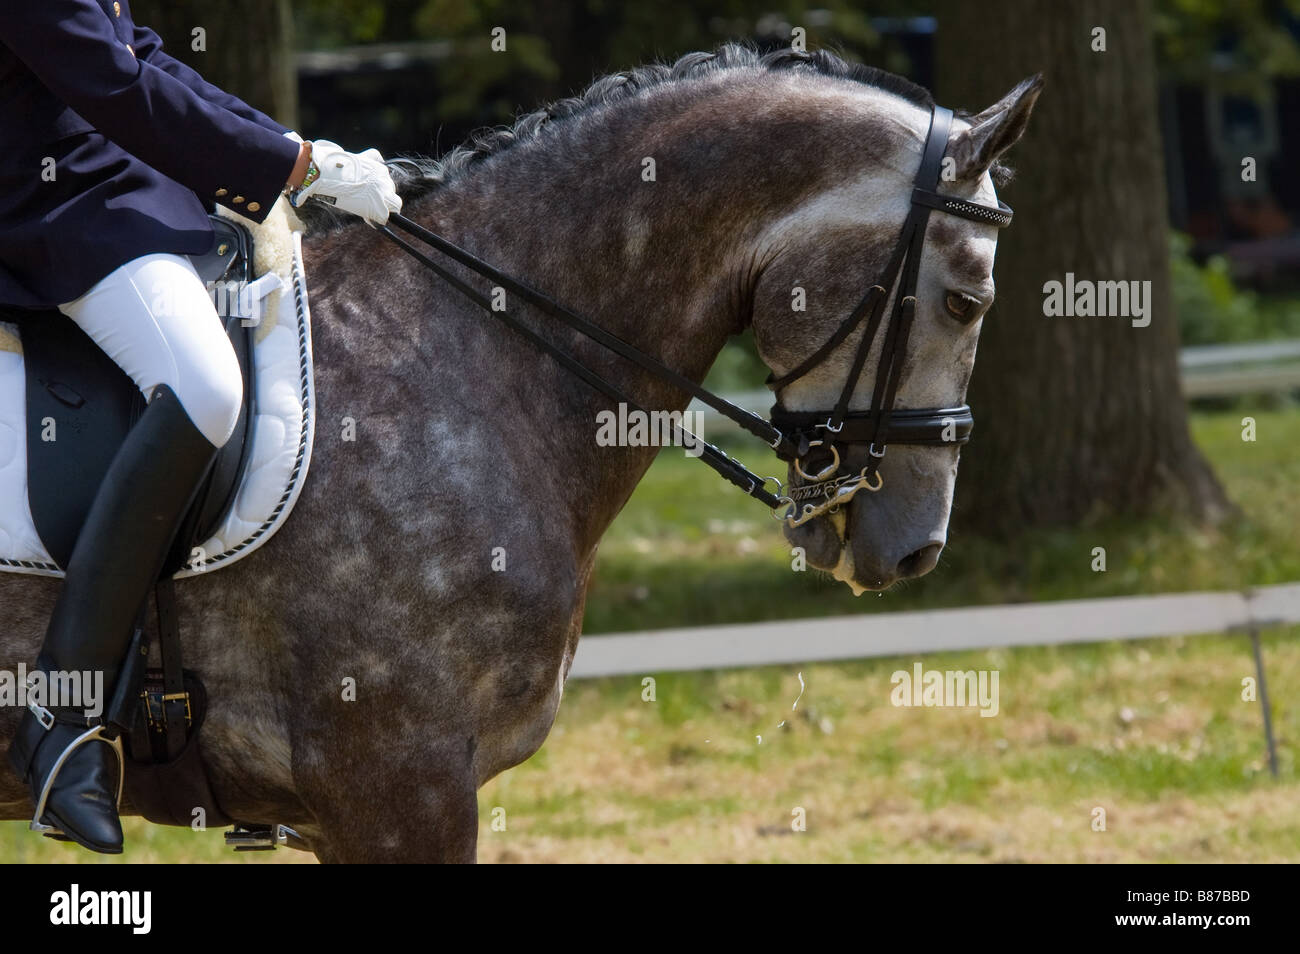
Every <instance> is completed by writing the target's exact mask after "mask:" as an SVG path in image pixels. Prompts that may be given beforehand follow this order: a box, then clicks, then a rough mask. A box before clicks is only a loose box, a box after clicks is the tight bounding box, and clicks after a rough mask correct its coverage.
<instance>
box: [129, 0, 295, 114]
mask: <svg viewBox="0 0 1300 954" xmlns="http://www.w3.org/2000/svg"><path fill="white" fill-rule="evenodd" d="M131 14H132V16H133V17H134V18H135V21H136V22H137V23H140V24H143V25H144V26H147V27H149V28H150V29H152V30H154V31H155V32H156V33H157V34H158V35H159V36H160V37H162V40H163V47H164V49H166V50H167V52H168V53H170V54H171V55H172V56H174V57H175V58H176V59H178V60H180V61H181V62H182V63H184V64H185V65H186V66H189V67H191V68H192V69H194V70H197V71H198V72H199V74H200V75H202V76H203V78H204V79H206V80H207V81H208V82H210V83H212V84H213V85H214V86H219V87H220V88H221V89H223V90H225V91H226V92H228V93H230V94H231V95H233V96H238V97H239V98H240V99H242V100H244V102H246V103H248V104H249V105H250V106H253V107H255V108H256V109H260V110H262V111H263V112H264V113H266V114H267V115H268V116H271V117H273V118H275V119H276V120H278V121H279V122H281V123H283V124H284V125H286V126H288V127H290V128H294V127H296V126H297V121H298V80H297V75H296V73H295V70H294V61H293V50H294V42H293V14H292V11H291V9H290V2H289V0H226V2H224V3H203V2H200V0H135V2H134V3H132V4H131ZM198 29H202V31H203V33H202V35H201V36H196V34H195V31H196V30H198ZM200 40H201V42H200ZM200 47H201V48H200Z"/></svg>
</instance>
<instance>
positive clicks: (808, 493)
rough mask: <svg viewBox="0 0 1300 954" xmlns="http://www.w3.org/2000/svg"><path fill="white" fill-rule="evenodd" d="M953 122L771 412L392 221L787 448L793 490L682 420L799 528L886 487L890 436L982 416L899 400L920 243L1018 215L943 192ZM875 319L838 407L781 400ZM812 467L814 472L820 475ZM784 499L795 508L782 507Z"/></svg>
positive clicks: (705, 452)
mask: <svg viewBox="0 0 1300 954" xmlns="http://www.w3.org/2000/svg"><path fill="white" fill-rule="evenodd" d="M951 125H952V111H951V110H949V109H945V108H944V107H942V106H936V107H934V110H933V112H932V113H931V116H930V128H929V131H928V133H927V135H926V141H925V147H924V150H923V152H922V157H921V167H920V169H919V171H918V172H917V175H916V180H915V183H914V188H913V190H912V196H911V199H912V205H911V209H910V210H909V212H908V215H907V219H906V221H905V222H904V223H903V230H902V233H901V235H900V236H899V240H898V243H897V244H896V245H895V247H894V251H893V253H892V255H891V256H890V260H889V264H888V265H887V266H886V268H885V272H884V274H883V275H882V276H881V279H880V281H879V282H878V283H877V284H875V285H872V286H871V288H870V289H868V291H867V293H866V294H865V295H864V296H863V298H862V300H861V301H860V302H859V303H858V305H857V307H856V308H854V309H853V311H852V313H851V314H850V315H849V316H848V317H847V318H846V319H844V321H843V322H841V324H840V325H839V327H838V328H836V330H835V332H834V333H833V334H832V335H831V336H830V338H828V339H827V340H826V342H825V343H824V344H822V346H821V347H819V348H818V349H817V350H816V351H814V352H813V353H812V354H811V355H809V356H808V357H807V358H806V359H804V360H803V361H802V362H800V363H799V364H798V365H797V366H796V367H795V368H793V369H791V370H790V371H788V372H787V373H786V374H784V375H781V376H780V377H769V378H768V386H769V387H771V388H772V389H773V390H774V391H775V392H776V393H777V395H778V402H777V404H776V406H775V407H774V408H773V409H772V419H771V421H770V422H769V421H767V420H764V419H763V418H762V417H759V416H758V415H757V414H754V413H753V412H751V411H747V410H745V409H744V408H740V407H736V406H735V405H734V404H732V403H730V402H729V401H727V400H725V399H724V398H722V397H719V396H718V395H716V394H714V393H713V392H711V391H709V390H707V389H705V388H704V387H702V386H701V385H699V384H698V383H696V382H695V381H692V380H691V379H689V378H687V377H685V376H684V375H682V374H680V373H679V372H677V371H674V370H673V369H672V368H669V367H667V366H666V365H664V364H663V363H662V362H661V361H659V360H658V359H657V358H655V357H653V356H651V355H648V354H646V353H645V352H644V351H642V350H640V349H639V348H637V347H636V346H635V345H633V344H631V343H629V342H627V341H624V340H623V339H622V338H619V337H617V336H616V335H613V334H611V333H610V332H608V331H606V330H604V329H603V328H601V327H599V326H598V325H596V324H595V323H594V322H592V321H590V320H588V319H587V318H584V317H582V316H581V315H578V314H576V313H575V312H573V311H572V310H570V309H569V308H566V307H565V306H564V305H562V304H560V303H559V302H557V301H555V300H554V299H552V298H550V297H548V296H547V295H544V294H543V293H541V292H539V291H537V290H536V289H534V288H531V287H529V286H528V285H526V284H524V283H523V282H521V281H518V280H516V279H514V278H512V277H511V276H509V275H507V274H505V273H504V272H502V271H500V270H499V269H497V268H495V267H493V266H492V265H490V264H489V263H487V262H485V261H483V260H482V259H480V258H478V257H477V256H475V255H474V254H472V253H471V252H468V251H466V250H465V249H463V248H460V247H459V246H457V245H455V244H453V243H451V242H449V241H447V240H446V239H445V238H443V237H442V236H439V235H436V234H435V233H433V232H431V231H429V230H428V229H426V228H424V227H423V226H421V225H419V224H417V223H415V222H413V221H411V220H410V219H408V218H406V217H405V216H402V215H397V214H394V215H391V216H389V222H390V223H391V224H392V225H395V226H397V227H398V228H399V229H401V230H402V231H404V232H406V233H407V234H408V235H410V236H413V237H414V238H416V239H418V240H419V241H421V242H423V243H425V244H426V245H427V246H429V247H430V248H431V249H432V250H434V251H437V252H438V253H440V254H442V255H444V256H446V257H447V258H449V259H451V260H452V261H454V262H457V263H459V264H460V265H462V266H464V267H465V268H468V269H469V270H470V271H472V272H475V273H476V274H478V275H479V276H481V277H482V278H485V279H487V280H488V281H491V282H493V283H494V284H496V285H499V286H501V287H502V288H504V289H505V290H506V291H508V292H510V293H511V294H512V295H514V296H516V297H518V298H520V299H521V300H523V301H525V302H527V303H528V304H530V305H532V306H534V307H536V308H538V309H539V310H541V311H542V312H543V313H545V314H547V315H550V316H552V317H554V318H556V319H558V320H559V321H561V322H563V323H564V324H566V325H567V326H569V327H570V328H572V329H573V330H575V331H577V332H579V333H580V334H582V335H584V336H585V337H587V338H589V339H591V340H593V341H595V342H596V343H598V344H600V345H601V346H602V347H604V348H606V349H607V350H609V351H611V352H613V353H614V354H617V355H619V356H620V357H622V358H624V359H625V360H627V361H630V362H632V363H633V364H636V365H638V366H639V367H641V368H644V369H645V370H647V371H649V372H651V373H652V374H654V375H655V376H657V377H659V378H660V379H662V380H664V381H667V382H668V383H669V384H671V385H673V386H674V387H677V388H679V389H681V390H682V391H685V392H686V393H687V394H690V395H691V396H693V397H695V398H697V399H698V400H700V401H702V402H703V403H705V404H706V405H708V406H709V407H711V408H713V409H714V410H715V411H717V412H718V413H720V414H722V415H723V416H725V417H727V418H729V419H730V420H732V421H734V422H735V423H736V424H738V425H739V426H740V427H742V428H744V429H745V430H746V431H748V432H749V433H751V434H753V435H754V436H756V437H758V438H760V439H761V440H762V441H764V442H765V443H767V444H768V445H770V446H771V447H772V448H773V449H774V450H775V451H776V453H777V456H778V457H780V458H781V459H782V460H785V461H788V462H790V463H791V464H792V465H793V466H794V469H795V472H796V474H797V475H798V476H799V477H800V478H802V479H803V481H804V483H803V484H800V485H796V486H794V487H792V488H791V490H790V492H789V494H785V493H783V492H782V491H783V489H784V487H783V485H782V483H781V481H779V480H777V479H776V478H775V477H767V478H763V477H759V476H758V475H757V474H754V473H752V472H751V471H749V470H748V469H746V468H745V467H744V466H743V465H742V464H741V463H740V462H739V461H737V460H736V459H734V458H732V457H729V456H728V455H727V454H726V453H725V452H723V451H722V450H720V449H719V448H717V447H715V446H713V445H712V444H709V443H707V442H705V441H703V440H702V439H700V438H699V437H697V436H696V435H694V434H691V433H690V432H689V431H687V430H685V428H683V427H681V425H680V424H677V423H674V429H675V430H676V432H677V436H678V437H679V439H680V440H681V441H682V442H683V443H684V444H685V445H686V446H688V447H694V448H699V449H700V451H701V452H700V454H699V459H700V460H702V461H703V462H704V463H706V464H708V465H709V466H710V467H712V468H713V469H714V470H715V471H717V473H718V474H720V475H721V476H722V477H724V478H725V479H726V480H728V481H730V482H731V483H733V484H735V485H736V486H737V487H739V488H740V489H741V490H743V491H744V492H745V493H746V494H748V495H749V496H751V497H753V498H755V499H756V500H759V501H760V502H762V503H764V504H766V505H767V506H768V507H771V508H772V509H773V511H774V512H775V513H774V515H776V516H777V517H778V519H782V520H784V521H785V522H786V523H787V524H789V525H790V526H798V525H800V524H802V523H806V522H807V521H808V520H811V519H813V518H814V517H816V516H819V515H821V514H822V513H825V512H827V511H830V510H833V509H834V508H836V507H838V506H840V505H841V504H843V503H846V502H847V501H848V500H850V499H851V498H852V497H853V495H854V494H856V493H857V492H858V491H860V490H863V489H866V490H870V491H876V490H879V489H880V488H881V486H883V480H882V479H881V477H880V474H879V472H878V470H877V468H878V467H879V463H880V460H881V459H882V458H883V457H884V454H885V448H886V447H887V446H888V445H889V444H891V443H893V444H915V445H931V446H937V445H946V444H962V443H965V442H966V441H967V440H969V438H970V432H971V428H972V427H973V426H974V419H973V417H972V416H971V409H970V408H969V407H968V406H967V405H964V404H963V405H960V406H958V407H948V408H904V409H898V410H895V409H894V401H895V397H896V396H897V392H898V383H899V379H900V377H901V372H902V366H903V362H904V360H905V358H906V355H907V340H908V336H909V334H910V332H911V326H912V320H913V317H914V315H915V313H916V281H917V272H918V270H919V269H920V262H921V252H922V249H923V248H924V244H925V227H926V224H927V222H928V221H929V217H930V212H931V210H938V211H941V212H945V213H947V214H949V215H956V216H959V217H961V218H965V219H970V220H971V221H974V222H981V223H984V224H987V225H994V226H996V227H998V228H1002V227H1004V226H1006V225H1009V224H1010V223H1011V216H1012V211H1011V208H1010V207H1009V206H1007V205H1006V204H1005V203H1002V202H1001V201H999V203H998V207H997V208H993V207H991V206H985V205H979V204H978V203H975V202H969V201H967V200H965V199H959V198H956V197H954V196H946V195H941V194H940V193H939V192H938V191H937V190H938V185H939V172H940V169H941V167H942V162H943V154H944V151H945V149H946V148H947V145H948V132H949V130H950V128H951ZM399 161H401V160H399ZM379 231H380V233H382V234H383V235H384V236H385V237H386V238H388V239H389V240H390V241H392V242H393V243H394V244H396V245H397V246H398V247H399V248H401V249H402V250H403V251H405V252H406V253H407V254H409V255H411V256H412V257H413V258H415V259H416V260H417V261H419V262H420V263H421V264H423V265H424V266H426V267H427V268H428V269H429V270H430V271H432V272H433V273H434V274H436V275H438V276H439V277H440V278H442V279H443V280H444V281H445V282H447V283H448V284H449V285H451V286H452V287H453V288H455V289H456V290H457V291H459V292H460V293H461V294H462V295H464V296H465V297H466V298H468V299H469V300H470V301H472V302H474V303H475V304H477V305H479V306H480V307H481V308H483V309H484V310H485V311H487V313H488V314H489V315H491V316H492V317H493V318H496V319H497V320H499V321H501V322H502V323H503V324H505V325H506V327H508V328H510V330H511V331H513V332H515V333H516V334H518V335H520V336H521V337H523V338H525V339H527V340H528V341H530V342H531V343H532V344H533V345H534V346H535V347H536V348H538V350H540V351H543V352H545V353H547V354H548V355H550V356H551V357H552V358H553V359H554V360H555V361H556V362H557V363H559V364H560V365H561V366H562V367H563V368H565V369H566V370H568V371H569V372H571V373H572V374H574V375H575V376H577V377H579V378H581V379H582V380H583V381H585V382H586V383H587V384H588V385H590V386H591V387H592V388H594V389H595V390H597V391H599V392H600V393H602V394H604V395H606V396H607V397H609V398H610V399H611V400H614V401H619V402H622V403H624V404H626V405H627V406H628V407H629V409H631V410H644V409H643V408H641V406H640V405H639V404H638V403H637V402H636V401H634V400H632V399H631V398H630V397H628V396H627V395H626V394H625V393H624V392H623V391H622V390H621V389H619V388H618V387H616V386H615V385H613V384H611V383H610V382H609V381H606V380H605V379H604V378H602V377H600V376H599V375H598V374H596V373H595V372H594V371H592V370H591V369H590V368H588V367H586V366H585V365H584V364H582V363H581V362H580V361H578V360H577V359H576V358H574V357H573V356H572V355H570V354H568V353H567V352H565V351H564V350H562V349H560V348H558V347H556V346H555V345H553V344H551V343H550V342H549V341H547V340H546V339H545V338H543V337H542V336H541V335H539V334H538V333H537V332H536V331H534V330H533V329H531V328H529V327H528V326H527V325H525V324H524V323H523V322H522V321H520V320H519V318H517V317H516V316H514V315H512V314H510V313H509V312H508V311H504V310H500V309H498V308H494V307H493V304H492V302H491V300H490V299H489V298H488V297H487V296H486V295H485V294H483V293H482V292H481V291H479V290H477V289H475V288H473V287H472V286H470V285H469V284H467V283H466V282H465V281H463V280H462V279H461V278H459V277H458V276H456V275H454V274H452V272H450V271H449V270H448V269H446V268H445V267H443V266H442V265H440V264H439V263H437V262H435V261H434V260H433V259H432V258H430V257H429V256H428V255H427V254H425V253H424V252H423V251H421V250H420V249H418V248H416V247H415V246H414V245H412V244H411V243H410V242H408V241H406V240H405V239H403V238H402V237H400V236H398V235H397V233H396V232H394V231H393V230H392V228H391V227H389V226H388V225H385V226H381V227H380V228H379ZM895 287H897V294H896V295H894V296H893V300H894V304H893V308H892V309H891V316H890V320H889V321H888V323H887V328H886V331H885V337H884V342H883V344H882V348H881V355H880V363H879V365H878V367H877V371H876V380H875V389H874V392H873V394H872V400H871V409H870V410H866V411H850V410H849V401H850V400H851V398H852V397H853V392H854V390H855V387H856V385H857V382H858V379H859V378H860V377H861V373H862V370H863V368H864V367H865V365H866V361H867V357H868V355H869V354H870V352H871V349H872V344H873V342H874V341H875V338H876V335H877V333H878V332H879V330H880V326H881V324H884V323H885V322H884V317H885V306H886V304H887V302H888V301H889V299H890V290H891V289H893V288H895ZM864 326H865V329H864V331H863V334H862V338H861V340H860V341H859V343H858V347H857V351H856V352H855V354H854V358H853V364H852V367H851V370H850V372H849V374H848V377H847V378H846V379H845V382H844V386H843V388H842V389H841V391H840V395H839V399H838V400H837V401H836V404H835V407H834V408H832V409H831V410H829V411H792V410H788V409H786V408H785V407H783V406H782V405H781V404H780V400H779V396H780V392H781V390H782V389H783V388H784V387H786V386H787V385H789V384H791V383H793V382H794V381H797V380H798V379H799V378H801V377H803V376H804V375H806V374H807V373H808V372H810V371H811V370H812V369H813V368H815V367H817V366H818V365H820V364H821V363H822V362H823V361H825V360H826V358H827V357H828V356H829V355H830V354H831V352H833V351H834V350H835V349H836V348H838V347H839V346H840V345H841V344H843V343H844V342H845V341H846V340H848V338H849V337H850V336H851V335H852V334H853V333H854V332H855V331H857V330H858V329H859V328H864ZM847 444H859V445H861V444H866V445H867V448H868V462H867V465H866V467H864V468H863V469H862V470H861V471H860V472H858V473H852V472H849V473H843V472H842V471H841V464H842V456H843V455H841V453H840V451H839V449H838V448H839V446H842V445H847ZM810 455H811V456H810ZM814 460H819V461H820V463H818V464H816V465H814V463H813V461H814ZM809 470H812V471H813V473H811V474H810V473H809V472H808V471H809ZM768 483H775V484H776V487H777V493H775V494H774V493H772V492H771V491H769V490H768V489H767V485H768ZM807 501H811V502H807ZM783 509H784V512H783V513H782V512H780V511H782V510H783Z"/></svg>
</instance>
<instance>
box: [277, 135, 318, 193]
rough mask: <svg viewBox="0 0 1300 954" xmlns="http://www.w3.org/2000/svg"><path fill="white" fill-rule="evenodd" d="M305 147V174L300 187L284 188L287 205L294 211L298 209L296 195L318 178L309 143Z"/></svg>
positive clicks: (316, 166)
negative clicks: (287, 200)
mask: <svg viewBox="0 0 1300 954" xmlns="http://www.w3.org/2000/svg"><path fill="white" fill-rule="evenodd" d="M305 145H306V146H307V174H306V175H305V176H303V177H302V185H299V186H285V187H284V194H285V195H286V196H288V198H289V204H290V205H291V206H293V207H294V208H295V209H296V208H298V193H299V192H301V191H302V190H303V189H306V188H307V187H308V186H309V185H311V184H312V183H313V182H315V181H316V180H317V179H319V178H320V166H318V165H316V160H315V158H313V156H312V154H311V143H305Z"/></svg>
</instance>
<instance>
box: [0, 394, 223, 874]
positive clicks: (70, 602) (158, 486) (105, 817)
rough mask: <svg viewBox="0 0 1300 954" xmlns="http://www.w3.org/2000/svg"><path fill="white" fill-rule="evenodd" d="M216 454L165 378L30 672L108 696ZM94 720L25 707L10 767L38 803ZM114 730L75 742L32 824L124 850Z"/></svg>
mask: <svg viewBox="0 0 1300 954" xmlns="http://www.w3.org/2000/svg"><path fill="white" fill-rule="evenodd" d="M216 452H217V449H216V448H215V447H213V446H212V444H211V443H209V442H208V440H207V438H205V437H204V436H203V435H202V434H201V433H200V432H199V430H198V429H197V428H196V427H195V426H194V423H193V422H192V421H191V420H190V418H189V415H188V414H186V413H185V409H184V408H183V407H181V403H180V400H179V399H178V398H177V397H176V395H175V393H173V392H172V390H171V389H170V388H169V387H167V386H165V385H161V386H159V387H157V388H155V389H154V392H153V397H152V399H151V400H150V401H149V404H148V406H147V407H146V408H145V410H144V413H143V414H142V415H141V416H140V420H139V421H138V422H137V423H136V424H135V426H134V427H133V428H132V429H131V431H130V433H128V434H127V437H126V440H125V441H124V442H123V444H122V447H121V449H120V450H119V451H118V452H117V456H116V457H114V458H113V463H112V465H111V466H110V467H109V469H108V473H107V474H106V475H105V476H104V482H103V483H102V484H101V485H100V488H99V491H98V493H97V494H96V496H95V501H94V503H93V504H92V505H91V508H90V512H89V514H88V515H87V516H86V522H85V524H84V526H83V527H82V529H81V533H80V535H79V536H78V538H77V544H76V546H75V547H74V548H73V551H72V557H71V559H70V560H69V561H68V566H67V572H66V578H65V579H64V583H63V590H62V592H61V593H60V594H59V599H58V602H57V603H56V604H55V607H54V613H53V615H52V616H51V618H50V626H49V629H48V630H47V631H46V634H45V643H44V645H43V646H42V647H41V654H40V658H39V659H38V660H37V668H38V669H41V670H44V671H46V672H48V671H50V670H63V671H80V672H85V671H92V672H93V671H96V670H98V671H102V672H103V673H104V682H103V685H104V690H105V695H106V696H107V697H108V698H111V697H112V696H113V687H114V685H115V683H116V682H117V674H118V672H119V670H120V668H121V666H122V663H123V659H124V657H125V656H126V653H127V650H128V648H129V646H130V643H131V639H132V637H133V635H134V631H135V624H136V620H137V618H138V616H139V614H140V611H141V609H142V608H143V607H144V605H145V601H146V600H147V599H148V597H149V590H150V588H151V587H152V586H153V584H154V583H155V582H156V581H157V579H158V576H159V574H160V573H161V572H162V567H163V561H164V560H165V559H166V555H167V551H168V550H169V548H170V546H171V544H172V540H173V538H174V536H175V534H176V530H177V526H178V525H179V523H180V522H181V520H182V519H183V518H184V516H185V513H186V511H187V510H188V509H189V507H190V504H191V503H192V502H193V499H194V496H195V493H196V491H197V489H198V487H199V484H200V483H201V482H202V479H203V477H204V476H205V475H206V473H207V470H208V467H209V466H210V465H211V464H212V460H213V458H214V457H215V456H216ZM37 710H40V711H39V712H38V711H37ZM99 721H100V720H99V719H87V718H86V717H85V715H84V714H83V713H82V712H81V711H80V710H69V709H57V710H53V711H52V712H51V710H46V709H42V708H41V707H39V706H36V707H35V708H33V707H32V706H29V707H28V710H27V711H26V712H25V713H24V714H23V719H22V722H21V723H20V725H19V728H18V734H17V737H16V738H15V739H14V742H13V745H12V746H11V747H10V749H9V763H10V765H12V766H13V768H14V771H16V772H17V773H18V775H19V776H20V777H22V779H23V780H24V781H25V782H27V783H29V784H30V785H31V789H32V802H33V804H34V805H39V804H40V799H41V793H42V791H43V790H44V788H45V786H46V784H47V782H48V780H49V779H50V776H51V773H52V772H54V770H55V767H56V765H57V763H58V761H59V758H60V757H61V756H62V755H63V754H64V752H66V751H67V750H68V747H69V746H70V745H71V744H72V743H73V742H74V741H75V740H76V739H77V738H79V737H80V736H82V735H83V734H85V733H87V731H88V730H89V729H91V728H93V726H95V725H96V724H97V723H98V722H99ZM112 737H113V732H112V730H111V729H109V730H107V736H106V737H100V738H92V739H90V740H87V741H85V742H84V743H83V744H81V745H79V746H77V747H76V748H74V749H72V751H71V752H70V753H69V754H68V756H67V759H66V760H65V761H64V762H63V764H62V765H61V766H58V770H57V773H55V775H54V782H53V784H52V785H51V787H50V790H49V795H48V798H47V799H46V802H45V810H44V812H43V813H42V814H41V817H39V818H36V819H34V820H35V821H36V822H38V823H40V824H43V825H49V826H52V827H53V828H54V829H57V830H58V831H59V832H62V833H63V834H65V835H66V836H67V837H68V838H70V839H71V840H73V841H75V842H77V843H78V844H79V845H82V846H84V847H86V848H89V849H91V850H93V851H100V852H104V853H106V854H117V853H119V852H121V850H122V826H121V822H120V821H119V820H118V816H117V794H118V784H119V780H120V776H119V772H120V766H119V765H118V764H117V752H116V751H115V750H114V748H113V746H112V745H111V744H109V742H110V740H111V738H112ZM34 827H35V826H34Z"/></svg>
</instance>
